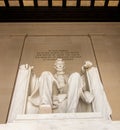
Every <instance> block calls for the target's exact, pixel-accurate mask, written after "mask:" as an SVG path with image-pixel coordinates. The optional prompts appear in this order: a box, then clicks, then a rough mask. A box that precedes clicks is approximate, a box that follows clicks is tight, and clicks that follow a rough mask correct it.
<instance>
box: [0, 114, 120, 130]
mask: <svg viewBox="0 0 120 130" xmlns="http://www.w3.org/2000/svg"><path fill="white" fill-rule="evenodd" d="M16 129H17V130H26V129H29V130H120V121H111V120H106V119H104V118H103V117H102V115H101V114H100V113H61V114H36V115H35V114H34V115H18V116H17V118H16V120H15V121H14V122H13V123H7V124H3V125H0V130H16Z"/></svg>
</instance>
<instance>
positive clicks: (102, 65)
mask: <svg viewBox="0 0 120 130" xmlns="http://www.w3.org/2000/svg"><path fill="white" fill-rule="evenodd" d="M119 37H120V23H0V123H4V122H6V120H7V113H8V112H9V107H10V101H11V98H12V94H13V91H14V84H15V80H16V76H17V71H18V66H19V65H20V64H25V63H28V64H30V65H33V66H35V69H34V71H35V73H36V74H37V75H38V76H39V75H40V73H41V72H42V71H44V70H49V71H52V72H54V69H53V63H54V60H53V59H50V58H49V60H48V61H47V60H46V59H42V57H40V55H41V54H40V52H48V51H51V50H52V51H55V50H64V51H66V50H69V51H72V52H73V51H75V52H77V55H79V56H78V57H75V56H74V58H73V59H69V60H66V71H67V73H72V72H74V71H79V70H80V68H81V65H82V64H83V62H84V61H85V60H91V61H92V62H93V64H94V65H95V66H97V67H98V69H99V72H100V76H101V79H102V82H103V84H104V88H105V91H106V95H107V97H108V100H109V103H110V105H111V107H112V110H113V114H112V118H113V120H120V111H119V108H120V103H119V102H120V96H119V92H120V86H119V84H120V69H119V67H120V51H119V50H120V38H119ZM37 56H38V57H37Z"/></svg>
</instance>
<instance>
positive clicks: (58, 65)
mask: <svg viewBox="0 0 120 130" xmlns="http://www.w3.org/2000/svg"><path fill="white" fill-rule="evenodd" d="M54 65H55V69H56V70H57V71H63V70H64V69H65V62H64V61H63V60H62V58H57V60H56V61H55V64H54Z"/></svg>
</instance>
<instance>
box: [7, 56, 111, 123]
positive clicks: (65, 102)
mask: <svg viewBox="0 0 120 130" xmlns="http://www.w3.org/2000/svg"><path fill="white" fill-rule="evenodd" d="M54 68H55V70H56V73H55V74H52V73H51V72H49V71H44V72H43V73H42V74H41V75H40V77H36V75H35V74H33V73H32V72H33V66H29V65H27V64H26V65H21V66H20V68H19V71H18V76H17V80H16V84H15V90H14V94H13V98H12V102H11V107H10V112H9V115H8V122H11V121H13V120H14V119H15V118H16V116H17V115H18V114H42V113H73V112H74V113H77V112H99V113H101V114H102V115H103V116H104V117H105V118H106V119H110V116H111V114H112V110H111V108H110V105H109V103H108V100H107V97H106V94H105V91H104V87H103V85H102V82H101V80H100V77H99V72H98V69H97V67H93V65H92V63H91V62H90V61H86V62H85V63H84V65H83V66H82V67H81V71H80V72H79V73H78V72H74V73H72V74H70V75H68V74H66V73H65V62H64V61H63V60H62V59H61V58H58V59H57V60H56V61H55V64H54ZM18 100H19V102H18Z"/></svg>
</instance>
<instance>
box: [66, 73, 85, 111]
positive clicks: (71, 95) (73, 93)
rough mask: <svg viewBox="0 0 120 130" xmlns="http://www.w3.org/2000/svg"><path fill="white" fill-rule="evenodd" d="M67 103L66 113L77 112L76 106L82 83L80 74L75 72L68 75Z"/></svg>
mask: <svg viewBox="0 0 120 130" xmlns="http://www.w3.org/2000/svg"><path fill="white" fill-rule="evenodd" d="M68 86H69V89H68V101H67V110H66V112H77V106H78V102H79V98H80V92H81V88H82V82H81V77H80V74H79V73H77V72H75V73H73V74H71V75H70V77H69V80H68Z"/></svg>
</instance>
